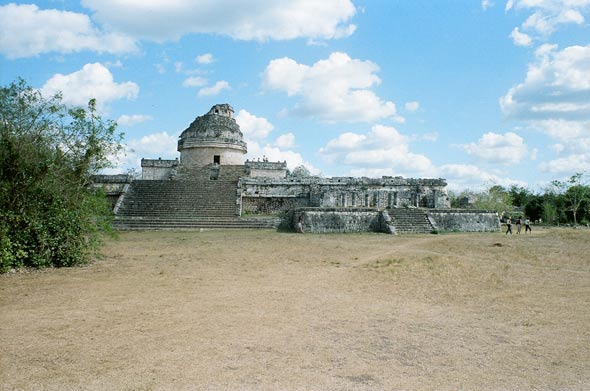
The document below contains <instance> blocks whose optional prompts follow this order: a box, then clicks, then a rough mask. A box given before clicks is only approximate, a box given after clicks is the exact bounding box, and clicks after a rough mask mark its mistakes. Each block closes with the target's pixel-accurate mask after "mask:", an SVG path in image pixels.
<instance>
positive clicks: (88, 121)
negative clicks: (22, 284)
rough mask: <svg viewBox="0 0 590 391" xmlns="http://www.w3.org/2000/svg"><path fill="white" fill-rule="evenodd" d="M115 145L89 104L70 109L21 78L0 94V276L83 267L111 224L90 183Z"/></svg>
mask: <svg viewBox="0 0 590 391" xmlns="http://www.w3.org/2000/svg"><path fill="white" fill-rule="evenodd" d="M121 138H122V135H121V134H118V133H117V132H116V124H115V123H114V122H113V121H103V120H102V119H101V118H100V116H98V114H97V113H96V102H95V101H94V100H91V101H90V102H89V104H88V107H87V108H79V107H73V108H72V107H67V106H65V105H64V104H63V103H62V99H61V96H60V95H55V96H52V97H49V98H45V97H43V96H42V95H41V93H40V92H39V91H38V90H35V89H33V88H31V87H30V86H28V85H27V84H26V82H25V81H24V80H22V79H19V80H17V81H15V82H13V83H11V84H10V85H9V86H6V87H0V271H5V270H7V269H9V268H11V267H20V266H34V267H48V266H70V265H75V264H79V263H84V262H86V261H87V260H88V256H89V255H90V254H91V253H92V251H93V250H95V249H96V248H97V244H98V240H99V238H100V233H101V232H105V231H108V229H109V225H110V219H111V216H110V210H109V207H108V203H107V202H106V199H105V197H104V195H101V194H97V193H95V192H92V191H91V190H90V189H89V187H88V184H89V182H90V176H91V175H92V174H94V173H96V172H97V171H98V170H100V169H102V168H105V167H108V166H109V165H110V163H109V160H108V157H109V156H110V155H111V154H113V153H116V152H117V151H118V150H119V149H120V148H121V144H120V141H121Z"/></svg>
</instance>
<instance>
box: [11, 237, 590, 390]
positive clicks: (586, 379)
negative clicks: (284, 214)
mask: <svg viewBox="0 0 590 391" xmlns="http://www.w3.org/2000/svg"><path fill="white" fill-rule="evenodd" d="M103 254H104V256H103V257H102V259H99V260H97V261H95V262H93V263H92V264H90V265H88V266H85V267H79V268H71V269H54V270H45V271H40V272H27V273H21V272H18V273H12V274H7V275H3V276H0V382H1V385H0V389H2V390H580V391H581V390H589V389H590V231H588V230H573V229H547V230H538V229H535V232H534V234H533V235H527V236H525V235H520V236H517V235H514V236H512V237H508V238H507V237H505V236H504V235H503V234H502V233H486V234H447V235H415V236H412V235H410V236H388V235H384V234H332V235H309V234H305V235H297V234H289V233H278V232H273V231H257V230H241V231H231V230H227V231H223V230H222V231H204V232H199V231H192V232H189V231H185V232H129V233H121V234H120V237H119V239H118V240H109V241H107V243H106V245H105V247H104V249H103Z"/></svg>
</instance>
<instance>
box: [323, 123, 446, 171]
mask: <svg viewBox="0 0 590 391" xmlns="http://www.w3.org/2000/svg"><path fill="white" fill-rule="evenodd" d="M319 152H320V154H321V155H323V156H324V157H325V158H326V159H327V160H328V161H330V162H332V163H334V164H338V165H345V166H350V167H351V173H353V175H356V174H360V173H364V175H370V174H373V175H377V174H379V175H403V176H431V175H432V174H433V173H434V172H435V168H434V166H433V165H432V163H431V161H430V159H428V158H427V157H426V156H424V155H420V154H416V153H413V152H411V151H410V148H409V138H408V137H406V136H404V135H402V134H401V133H399V132H398V131H397V129H395V128H394V127H391V126H384V125H373V127H372V128H371V130H370V131H369V132H368V133H367V134H358V133H352V132H346V133H343V134H341V135H340V136H338V137H337V138H335V139H332V140H330V141H328V143H327V144H326V146H325V147H323V148H321V149H320V151H319Z"/></svg>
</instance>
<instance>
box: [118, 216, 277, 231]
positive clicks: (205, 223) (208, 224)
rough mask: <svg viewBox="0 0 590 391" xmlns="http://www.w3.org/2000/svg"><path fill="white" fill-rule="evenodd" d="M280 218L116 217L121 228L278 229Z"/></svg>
mask: <svg viewBox="0 0 590 391" xmlns="http://www.w3.org/2000/svg"><path fill="white" fill-rule="evenodd" d="M279 224H280V219H279V218H247V219H244V218H233V219H231V218H199V219H194V218H193V219H190V218H177V219H174V218H167V219H163V218H162V219H158V218H135V219H134V218H122V217H116V218H115V220H114V226H115V228H117V229H119V230H160V229H199V228H209V229H216V228H217V229H225V228H256V229H276V228H277V227H278V226H279Z"/></svg>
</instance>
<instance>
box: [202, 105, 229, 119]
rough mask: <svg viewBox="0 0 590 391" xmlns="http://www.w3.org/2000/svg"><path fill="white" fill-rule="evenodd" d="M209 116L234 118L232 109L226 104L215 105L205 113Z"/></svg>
mask: <svg viewBox="0 0 590 391" xmlns="http://www.w3.org/2000/svg"><path fill="white" fill-rule="evenodd" d="M207 114H208V115H210V114H217V115H222V116H224V117H229V118H233V117H234V108H233V107H231V106H230V105H228V104H227V103H221V104H217V105H215V106H213V107H211V110H209V112H208V113H207Z"/></svg>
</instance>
